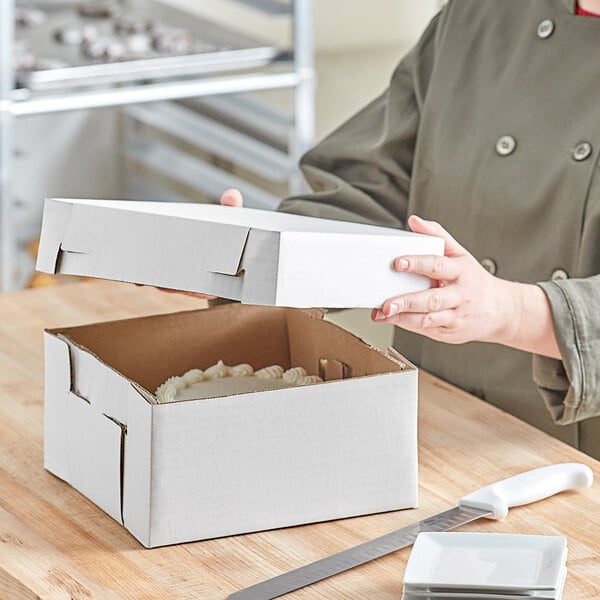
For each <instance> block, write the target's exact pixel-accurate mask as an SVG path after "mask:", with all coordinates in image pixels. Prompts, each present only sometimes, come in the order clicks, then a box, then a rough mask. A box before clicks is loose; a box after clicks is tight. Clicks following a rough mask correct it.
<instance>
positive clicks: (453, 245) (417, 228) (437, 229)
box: [408, 215, 467, 256]
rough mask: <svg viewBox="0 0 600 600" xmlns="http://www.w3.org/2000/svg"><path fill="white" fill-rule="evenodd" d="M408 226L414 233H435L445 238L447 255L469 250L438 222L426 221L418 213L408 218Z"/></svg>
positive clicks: (458, 254) (445, 252) (459, 253)
mask: <svg viewBox="0 0 600 600" xmlns="http://www.w3.org/2000/svg"><path fill="white" fill-rule="evenodd" d="M408 226H409V227H410V229H411V231H413V232H414V233H423V234H425V235H434V236H436V237H440V238H442V239H443V240H444V242H445V243H444V254H445V255H446V256H460V255H462V254H466V253H467V251H466V250H465V249H464V248H463V247H462V246H461V245H460V244H459V243H458V242H457V241H456V240H455V239H454V238H453V237H452V236H451V235H450V234H449V233H448V232H447V231H446V230H445V229H444V228H443V227H442V226H441V225H440V224H439V223H438V222H437V221H426V220H425V219H421V217H418V216H417V215H411V216H410V217H409V218H408Z"/></svg>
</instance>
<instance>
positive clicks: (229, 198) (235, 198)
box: [221, 188, 244, 206]
mask: <svg viewBox="0 0 600 600" xmlns="http://www.w3.org/2000/svg"><path fill="white" fill-rule="evenodd" d="M221 206H244V197H243V196H242V192H240V190H236V189H234V188H231V189H228V190H225V191H224V192H223V194H221Z"/></svg>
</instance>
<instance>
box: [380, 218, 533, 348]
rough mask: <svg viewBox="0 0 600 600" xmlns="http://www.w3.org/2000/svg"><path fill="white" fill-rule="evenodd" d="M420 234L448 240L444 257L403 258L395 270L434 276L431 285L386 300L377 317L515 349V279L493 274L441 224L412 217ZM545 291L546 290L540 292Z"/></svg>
mask: <svg viewBox="0 0 600 600" xmlns="http://www.w3.org/2000/svg"><path fill="white" fill-rule="evenodd" d="M408 225H409V226H410V228H411V229H412V231H414V232H415V233H424V234H428V235H434V236H438V237H441V238H443V239H444V241H445V250H444V256H401V257H399V258H397V259H396V260H395V261H394V269H395V270H396V271H399V272H404V273H418V274H420V275H425V276H426V277H429V278H430V279H431V281H432V287H431V288H430V289H429V290H426V291H422V292H414V293H409V294H403V295H401V296H396V297H394V298H390V299H389V300H386V301H385V302H384V303H383V305H382V306H381V308H378V309H374V310H373V312H372V315H371V316H372V319H373V320H374V321H378V322H385V323H393V324H394V325H397V326H398V327H402V328H403V329H407V330H409V331H413V332H416V333H420V334H422V335H425V336H427V337H430V338H432V339H434V340H438V341H443V342H448V343H452V344H460V343H463V342H469V341H475V340H477V341H488V342H499V343H506V344H509V345H510V340H511V338H512V337H513V336H514V334H515V331H514V330H515V328H518V327H519V299H520V294H519V290H518V289H517V287H515V286H519V285H522V284H515V283H513V282H510V281H506V280H503V279H499V278H498V277H494V276H493V275H491V274H490V273H488V272H487V271H486V270H485V269H484V268H483V267H482V266H481V265H480V264H479V262H478V261H477V259H476V258H475V257H474V256H473V255H472V254H470V253H469V252H468V251H467V250H465V249H464V248H463V247H462V246H461V245H460V244H459V243H458V242H457V241H456V240H455V239H454V238H453V237H452V236H451V235H450V234H449V233H448V232H447V231H446V230H445V229H444V228H443V227H442V226H441V225H440V224H439V223H436V222H434V221H425V220H424V219H421V218H419V217H416V216H412V217H410V219H409V221H408ZM540 291H541V290H540Z"/></svg>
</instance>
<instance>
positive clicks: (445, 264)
mask: <svg viewBox="0 0 600 600" xmlns="http://www.w3.org/2000/svg"><path fill="white" fill-rule="evenodd" d="M394 269H395V270H396V271H399V272H403V273H417V274H419V275H425V276H426V277H429V278H430V279H436V280H443V281H455V280H456V279H458V277H459V276H460V265H459V264H458V263H457V261H455V260H453V259H451V258H448V257H447V256H430V255H422V256H401V257H400V258H397V259H396V260H395V261H394Z"/></svg>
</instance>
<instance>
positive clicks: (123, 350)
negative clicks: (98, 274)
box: [51, 304, 412, 392]
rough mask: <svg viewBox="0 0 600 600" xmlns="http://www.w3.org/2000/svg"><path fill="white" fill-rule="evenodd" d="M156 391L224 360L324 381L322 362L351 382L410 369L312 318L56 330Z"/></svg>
mask: <svg viewBox="0 0 600 600" xmlns="http://www.w3.org/2000/svg"><path fill="white" fill-rule="evenodd" d="M51 333H54V334H58V333H60V334H62V335H65V336H67V337H68V338H70V339H71V340H72V341H73V342H75V343H76V344H77V345H78V346H80V347H83V348H84V349H86V350H89V351H90V352H91V353H92V354H94V355H96V356H97V357H98V358H99V359H101V360H102V361H103V362H104V363H106V364H107V365H109V366H110V367H112V368H113V369H115V370H116V371H118V372H119V373H121V374H122V375H124V376H125V377H127V378H129V379H131V380H132V381H135V382H136V383H138V384H140V385H142V386H143V387H144V388H145V389H146V390H148V391H150V392H153V391H154V390H155V389H156V388H157V386H159V385H160V384H161V383H162V382H163V381H164V380H165V379H167V378H168V377H171V376H173V375H181V374H183V373H184V372H186V371H188V370H189V369H194V368H200V369H206V368H207V367H209V366H210V365H213V364H215V363H216V362H217V361H218V360H223V361H224V362H225V364H227V365H235V364H239V363H248V364H250V365H251V366H252V367H253V368H254V369H255V370H256V369H260V368H262V367H266V366H268V365H273V364H278V365H281V366H282V367H284V368H286V369H288V368H290V367H291V366H302V367H304V368H305V369H306V370H307V371H308V373H309V374H312V375H318V374H319V359H321V358H330V359H336V360H339V361H342V362H344V363H346V364H347V365H350V366H351V368H352V376H353V377H361V376H365V375H377V374H381V373H391V372H396V371H402V370H405V369H412V367H411V366H410V365H406V366H403V365H400V364H398V363H397V362H395V361H392V360H390V359H389V358H387V357H386V356H385V355H384V354H383V353H381V352H379V351H378V350H375V349H373V348H371V347H369V346H367V345H366V344H365V343H364V342H362V341H361V340H359V339H358V338H357V337H355V336H354V335H352V334H351V333H349V332H347V331H345V330H343V329H341V328H340V327H338V326H336V325H334V324H332V323H328V322H326V321H323V320H322V319H320V318H318V317H316V316H314V315H312V314H310V313H309V312H307V311H303V310H298V309H292V308H273V307H265V306H250V305H242V304H230V305H224V306H217V307H214V308H210V309H206V310H195V311H186V312H179V313H172V314H166V315H155V316H150V317H142V318H136V319H126V320H120V321H111V322H107V323H96V324H93V325H85V326H82V327H71V328H66V329H54V330H52V331H51Z"/></svg>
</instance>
